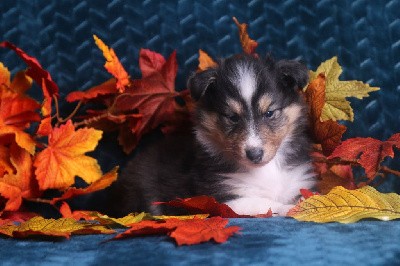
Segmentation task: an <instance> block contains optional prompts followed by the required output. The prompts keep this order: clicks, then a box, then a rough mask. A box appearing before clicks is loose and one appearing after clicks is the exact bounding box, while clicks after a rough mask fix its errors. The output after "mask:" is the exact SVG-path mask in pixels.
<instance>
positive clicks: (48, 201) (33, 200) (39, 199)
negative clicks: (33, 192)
mask: <svg viewBox="0 0 400 266" xmlns="http://www.w3.org/2000/svg"><path fill="white" fill-rule="evenodd" d="M24 200H27V201H31V202H39V203H46V204H50V205H52V203H51V200H49V199H42V198H24Z"/></svg>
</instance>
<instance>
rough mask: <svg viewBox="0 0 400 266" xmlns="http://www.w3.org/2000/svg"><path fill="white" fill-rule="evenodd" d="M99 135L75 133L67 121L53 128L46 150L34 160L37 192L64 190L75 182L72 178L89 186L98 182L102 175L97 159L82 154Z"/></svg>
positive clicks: (91, 131)
mask: <svg viewBox="0 0 400 266" xmlns="http://www.w3.org/2000/svg"><path fill="white" fill-rule="evenodd" d="M101 136H102V131H100V130H96V129H93V128H81V129H78V130H76V131H75V128H74V126H73V124H72V122H71V121H70V120H69V121H68V122H67V123H66V124H65V125H62V126H60V127H59V128H54V129H53V131H52V132H51V134H50V135H49V144H48V146H47V148H45V149H44V150H43V151H41V152H40V153H38V154H37V156H36V158H35V161H34V166H35V168H36V171H35V174H36V179H37V180H38V183H39V187H40V189H41V190H45V189H51V188H52V189H66V188H68V187H69V186H71V185H72V184H73V183H74V182H75V179H74V178H75V176H80V177H81V178H82V179H83V180H85V181H86V182H87V183H89V184H90V183H92V182H94V181H96V180H98V179H100V178H101V176H102V172H101V170H100V166H99V164H98V163H97V160H95V159H94V158H92V157H89V156H86V155H84V154H85V153H86V152H89V151H93V150H94V148H95V147H96V146H97V143H98V141H99V140H100V139H101Z"/></svg>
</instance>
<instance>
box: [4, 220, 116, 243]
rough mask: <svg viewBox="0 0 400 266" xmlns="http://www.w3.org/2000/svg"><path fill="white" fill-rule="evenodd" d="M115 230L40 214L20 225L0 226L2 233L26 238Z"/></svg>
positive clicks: (68, 235) (103, 232)
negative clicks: (46, 217)
mask: <svg viewBox="0 0 400 266" xmlns="http://www.w3.org/2000/svg"><path fill="white" fill-rule="evenodd" d="M112 233H114V231H113V230H110V229H107V228H105V227H103V226H100V225H98V224H93V223H90V222H84V221H76V220H74V219H70V218H60V219H57V220H55V219H45V218H43V217H40V216H36V217H33V218H32V219H30V220H28V221H26V222H24V223H21V224H20V225H18V226H16V225H4V226H0V234H4V235H8V236H13V237H18V238H25V237H29V236H38V235H44V236H54V237H65V238H69V237H70V235H71V234H79V235H81V234H112Z"/></svg>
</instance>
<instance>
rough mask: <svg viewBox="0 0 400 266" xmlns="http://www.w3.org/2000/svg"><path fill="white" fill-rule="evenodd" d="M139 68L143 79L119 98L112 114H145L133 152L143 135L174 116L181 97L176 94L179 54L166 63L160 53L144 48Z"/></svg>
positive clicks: (134, 132)
mask: <svg viewBox="0 0 400 266" xmlns="http://www.w3.org/2000/svg"><path fill="white" fill-rule="evenodd" d="M160 58H161V59H160ZM152 60H153V61H152ZM139 65H140V68H141V70H142V73H143V77H142V79H140V80H134V81H132V86H131V87H129V88H127V90H126V91H125V92H126V93H123V94H121V95H118V96H117V97H116V99H115V101H114V103H113V106H112V108H111V112H112V113H125V112H128V111H132V110H138V112H139V114H140V115H142V118H141V121H140V123H139V124H134V130H133V131H132V133H133V134H134V138H132V142H133V143H132V145H131V147H132V149H133V148H134V147H135V146H136V145H137V143H138V141H139V140H140V139H141V137H142V136H143V134H145V133H148V132H150V131H151V130H153V129H155V128H157V127H158V126H159V125H160V124H162V123H163V122H164V121H167V120H168V118H169V116H172V115H173V114H174V112H175V110H176V108H177V103H176V101H175V98H176V97H177V96H179V93H177V92H176V91H175V77H176V74H177V62H176V52H175V51H174V52H173V53H172V54H171V56H170V57H169V58H168V59H167V60H165V59H164V58H163V57H162V56H160V55H159V54H158V53H155V52H152V51H149V50H146V49H142V50H141V51H140V59H139Z"/></svg>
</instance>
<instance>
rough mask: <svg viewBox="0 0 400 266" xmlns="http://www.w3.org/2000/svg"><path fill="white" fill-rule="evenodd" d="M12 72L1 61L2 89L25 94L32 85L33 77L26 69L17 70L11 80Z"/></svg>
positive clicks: (0, 85)
mask: <svg viewBox="0 0 400 266" xmlns="http://www.w3.org/2000/svg"><path fill="white" fill-rule="evenodd" d="M10 77H11V75H10V72H9V71H8V68H7V67H5V66H4V65H3V63H1V62H0V91H1V93H3V92H4V91H11V92H15V93H18V94H25V92H26V91H27V90H28V89H29V88H30V87H31V86H32V79H31V78H30V77H28V76H27V75H26V73H25V71H19V72H17V73H16V74H15V75H14V77H13V80H12V81H11V80H10Z"/></svg>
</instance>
